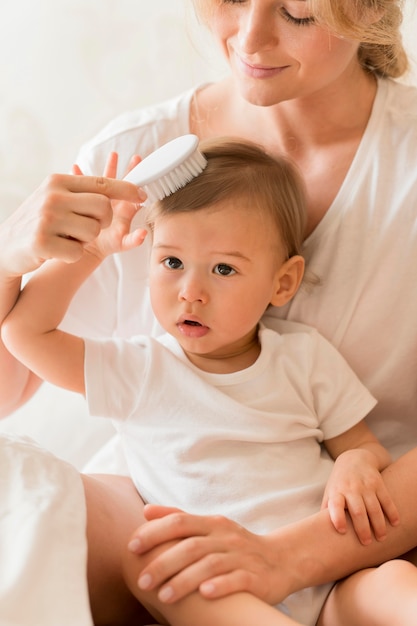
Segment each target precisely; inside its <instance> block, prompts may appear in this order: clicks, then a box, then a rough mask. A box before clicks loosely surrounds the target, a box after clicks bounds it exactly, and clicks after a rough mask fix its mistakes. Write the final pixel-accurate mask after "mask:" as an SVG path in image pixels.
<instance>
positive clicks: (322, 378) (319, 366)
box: [310, 333, 377, 439]
mask: <svg viewBox="0 0 417 626" xmlns="http://www.w3.org/2000/svg"><path fill="white" fill-rule="evenodd" d="M311 341H312V348H313V349H312V358H311V372H310V375H311V389H312V394H313V403H314V408H315V411H316V414H317V416H318V419H319V423H320V428H321V430H322V432H323V438H324V439H331V438H333V437H337V436H338V435H341V434H342V433H344V432H346V431H347V430H349V428H352V427H353V426H355V425H356V424H357V423H358V422H360V421H361V420H362V419H363V418H364V417H366V415H367V414H368V413H369V412H370V411H371V410H372V409H373V408H374V406H375V405H376V403H377V401H376V399H375V398H374V397H373V396H372V394H371V393H370V392H369V391H368V390H367V388H366V387H365V386H364V385H363V384H362V383H361V381H360V380H359V378H358V377H357V375H356V374H355V372H354V371H353V370H352V368H351V367H350V366H349V365H348V363H347V362H346V360H345V359H344V358H343V357H342V355H341V354H340V353H339V352H338V351H337V350H336V348H334V347H333V346H332V344H331V343H330V342H328V341H327V340H326V339H324V337H322V336H321V335H320V334H319V333H312V334H311Z"/></svg>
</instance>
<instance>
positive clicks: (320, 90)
mask: <svg viewBox="0 0 417 626" xmlns="http://www.w3.org/2000/svg"><path fill="white" fill-rule="evenodd" d="M207 23H208V26H209V28H210V29H211V31H212V33H213V35H214V37H215V39H216V40H217V41H218V43H219V44H220V46H221V49H222V51H223V54H224V55H225V57H226V59H227V61H228V63H229V65H230V68H231V71H232V74H233V77H234V79H235V81H236V84H237V86H238V89H239V92H240V93H241V95H242V96H243V97H244V98H245V99H246V100H248V101H249V102H251V103H253V104H257V105H261V106H270V105H273V104H277V103H278V102H282V101H284V100H292V99H297V98H305V97H309V96H312V95H316V96H317V95H320V94H321V95H322V96H323V97H326V98H327V97H328V96H329V95H330V94H331V91H332V89H337V85H338V84H345V83H346V81H349V78H350V79H351V80H352V78H353V80H356V77H357V74H358V71H360V65H359V62H358V58H357V50H358V45H359V44H358V43H357V42H353V41H351V40H348V39H343V38H341V37H336V36H335V35H332V34H331V33H329V32H328V31H327V30H325V29H324V28H323V27H322V26H319V25H316V24H315V22H314V18H313V17H312V15H311V14H310V13H309V9H308V5H307V2H306V1H305V0H241V1H237V0H221V1H220V2H216V3H215V4H214V6H213V9H212V11H211V12H210V15H209V17H208V19H207Z"/></svg>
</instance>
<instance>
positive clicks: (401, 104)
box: [380, 79, 417, 130]
mask: <svg viewBox="0 0 417 626" xmlns="http://www.w3.org/2000/svg"><path fill="white" fill-rule="evenodd" d="M380 89H381V90H382V91H383V92H384V94H385V98H386V99H385V107H384V110H385V114H386V115H387V116H389V117H390V118H391V120H392V121H393V122H395V123H400V124H401V125H402V123H405V124H406V125H410V118H411V119H416V118H417V86H416V85H412V84H407V83H403V82H400V81H397V80H393V79H385V80H382V81H381V84H380ZM409 128H410V130H416V126H415V125H411V126H409Z"/></svg>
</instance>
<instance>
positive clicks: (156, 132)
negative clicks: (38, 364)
mask: <svg viewBox="0 0 417 626" xmlns="http://www.w3.org/2000/svg"><path fill="white" fill-rule="evenodd" d="M192 93H193V92H187V93H186V94H183V95H182V96H180V97H179V98H176V99H174V100H170V101H169V102H167V103H163V104H162V105H159V106H157V107H151V108H149V109H146V110H145V111H137V112H134V113H129V114H126V115H124V116H122V117H120V118H118V120H116V121H115V122H114V123H112V124H111V125H110V126H109V127H108V128H107V129H105V130H104V131H103V132H102V133H101V134H100V136H99V137H98V138H97V139H95V140H93V142H92V143H90V144H89V145H88V146H87V147H86V149H85V150H84V151H83V152H82V154H81V155H80V159H79V162H80V164H81V166H82V168H83V169H84V170H85V171H86V172H94V173H101V172H102V169H103V164H104V161H105V158H106V156H107V154H108V152H109V151H110V150H116V151H117V152H119V153H120V154H122V155H124V161H123V164H122V171H123V168H124V167H125V164H126V162H127V160H128V158H129V157H130V156H131V153H134V152H137V153H139V154H142V155H146V154H147V153H149V152H150V151H151V150H152V149H154V148H156V147H157V146H158V145H160V144H161V143H164V142H165V141H167V140H169V139H172V138H173V137H174V136H176V135H179V134H182V133H186V132H189V123H188V114H189V105H190V100H191V97H192ZM416 216H417V90H416V89H415V88H413V87H407V86H404V85H401V84H399V83H396V82H394V81H391V80H381V81H379V85H378V92H377V96H376V100H375V104H374V108H373V112H372V116H371V119H370V121H369V124H368V128H367V130H366V132H365V135H364V137H363V139H362V142H361V144H360V147H359V149H358V152H357V154H356V156H355V159H354V161H353V163H352V165H351V168H350V171H349V172H348V175H347V177H346V179H345V181H344V184H343V185H342V188H341V189H340V192H339V194H338V195H337V197H336V199H335V201H334V202H333V204H332V206H331V207H330V209H329V211H328V213H327V215H326V216H325V217H324V219H323V220H322V221H321V223H320V224H319V225H318V227H317V228H316V230H315V231H314V232H313V233H312V235H311V236H310V237H309V238H308V240H307V241H306V245H305V255H306V258H307V262H308V264H309V267H310V269H311V270H312V271H313V272H315V273H316V274H318V275H319V276H320V278H321V280H322V285H321V286H318V287H314V288H313V289H312V290H310V291H307V290H305V289H304V290H303V289H301V291H300V292H299V293H298V294H297V296H296V297H295V299H294V301H293V302H292V304H291V305H290V306H289V307H287V308H285V309H270V310H269V312H268V316H267V317H265V319H264V321H265V323H266V324H267V325H270V326H272V327H275V326H274V324H275V321H274V320H275V318H277V317H279V316H284V317H286V316H288V318H289V319H292V320H298V321H301V322H304V323H307V324H310V325H312V326H314V327H316V328H317V329H318V330H319V331H320V332H321V333H322V334H323V335H324V336H325V337H327V338H328V339H329V340H330V341H331V342H332V343H333V344H334V345H335V346H336V347H337V348H338V349H339V350H340V351H341V353H342V354H343V355H344V357H345V358H346V359H347V361H348V362H349V364H350V365H351V366H352V368H353V369H354V370H355V371H356V373H357V374H358V375H359V377H360V378H361V380H362V381H363V382H364V383H365V385H366V386H367V387H368V388H369V389H370V390H371V392H372V394H373V395H374V396H375V397H376V398H377V400H378V405H377V406H376V408H375V409H374V410H373V411H372V413H371V416H370V418H369V420H368V423H369V424H370V426H371V427H372V429H373V430H374V432H375V433H376V434H377V435H378V436H379V437H380V438H381V440H382V441H383V443H384V444H385V445H386V446H387V447H388V448H389V449H390V451H391V453H392V454H393V455H394V456H395V457H396V456H398V455H399V454H400V453H402V452H405V451H406V450H408V449H410V448H411V447H414V446H415V445H417V419H416V413H417V377H416V371H417V332H416V319H417V289H416V288H415V284H416V281H417V217H416ZM147 258H148V249H147V246H144V247H143V248H142V249H138V250H135V251H132V252H130V253H128V254H125V255H121V256H119V257H116V258H114V259H110V260H108V262H106V263H107V265H105V266H104V267H103V268H102V269H101V270H99V272H98V273H96V274H95V275H94V277H93V278H92V280H91V281H89V282H88V284H86V285H85V286H84V288H83V289H82V291H81V292H80V294H79V296H78V297H77V299H76V301H75V302H74V304H73V306H72V309H71V317H70V318H69V323H70V325H71V328H73V329H74V328H75V329H76V330H78V331H80V332H81V333H82V334H84V335H86V334H87V335H88V334H90V335H91V334H92V332H94V331H95V330H97V332H98V333H104V334H107V335H109V334H114V335H116V336H124V337H126V336H131V335H133V334H140V333H148V332H151V333H152V334H157V332H158V327H157V325H156V324H155V322H154V320H153V317H152V315H151V313H150V306H149V295H148V289H147V284H146V277H147ZM96 336H97V333H96ZM102 336H103V335H102ZM110 456H111V453H110V451H108V457H110ZM105 459H106V456H104V457H103V458H102V462H103V463H104V467H103V469H105Z"/></svg>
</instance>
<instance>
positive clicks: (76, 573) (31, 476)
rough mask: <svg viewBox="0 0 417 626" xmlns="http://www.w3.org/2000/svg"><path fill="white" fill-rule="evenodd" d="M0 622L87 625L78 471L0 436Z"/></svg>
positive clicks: (26, 625)
mask: <svg viewBox="0 0 417 626" xmlns="http://www.w3.org/2000/svg"><path fill="white" fill-rule="evenodd" d="M0 493H1V498H0V624H1V626H16V625H18V626H57V624H59V626H75V624H76V625H77V626H92V624H93V622H92V621H91V617H90V609H89V601H88V591H87V583H86V575H85V573H86V566H87V548H86V539H85V523H86V512H85V503H84V491H83V488H82V483H81V479H80V475H79V473H78V472H77V471H76V470H75V469H74V468H73V467H72V466H71V465H69V464H67V463H64V462H63V461H61V460H59V459H57V458H55V457H54V456H52V455H51V454H49V453H48V452H46V451H45V450H43V449H41V448H39V447H38V446H37V445H36V444H35V443H34V442H33V441H31V440H29V439H23V438H17V437H13V436H12V435H0Z"/></svg>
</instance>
